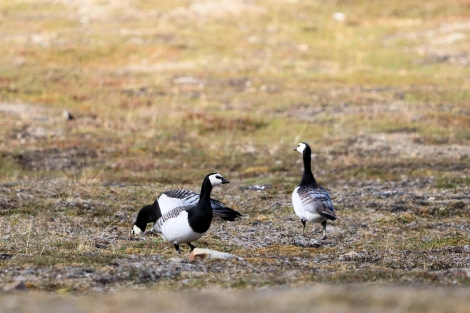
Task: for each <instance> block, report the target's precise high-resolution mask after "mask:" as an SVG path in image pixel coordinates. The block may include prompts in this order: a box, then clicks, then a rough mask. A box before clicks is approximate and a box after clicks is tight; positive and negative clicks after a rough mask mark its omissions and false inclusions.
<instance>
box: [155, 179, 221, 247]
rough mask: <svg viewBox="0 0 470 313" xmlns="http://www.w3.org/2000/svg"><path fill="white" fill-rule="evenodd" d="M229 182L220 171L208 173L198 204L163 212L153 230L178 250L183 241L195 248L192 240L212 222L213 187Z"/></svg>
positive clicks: (200, 234) (198, 236)
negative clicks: (211, 197)
mask: <svg viewBox="0 0 470 313" xmlns="http://www.w3.org/2000/svg"><path fill="white" fill-rule="evenodd" d="M228 183H229V181H228V180H226V179H225V178H224V177H223V176H222V175H220V174H219V173H210V174H208V175H206V177H204V180H203V181H202V186H201V194H200V197H199V201H198V202H197V204H190V205H183V206H178V207H175V208H173V209H171V210H169V211H167V212H165V213H163V214H162V216H161V217H160V218H158V220H157V222H156V223H155V225H154V226H153V229H152V231H153V232H155V233H158V234H160V235H161V236H162V237H163V238H164V239H165V240H167V241H168V242H170V243H172V244H173V246H174V247H175V249H176V251H178V252H179V251H180V250H179V249H180V247H179V245H180V244H182V243H186V244H187V245H188V246H189V247H190V248H191V251H192V250H193V249H194V248H195V247H194V245H193V244H192V242H194V241H196V240H198V239H199V238H201V237H202V236H203V235H204V234H205V233H206V232H207V230H208V229H209V227H210V225H211V222H212V217H213V213H212V207H211V199H210V196H211V192H212V187H214V186H218V185H221V184H228Z"/></svg>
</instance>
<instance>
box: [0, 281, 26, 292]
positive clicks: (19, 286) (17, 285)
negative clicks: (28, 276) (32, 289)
mask: <svg viewBox="0 0 470 313" xmlns="http://www.w3.org/2000/svg"><path fill="white" fill-rule="evenodd" d="M26 289H28V288H27V287H26V284H25V283H24V281H22V280H16V281H14V282H12V283H10V284H8V285H6V286H5V287H3V290H4V291H13V290H26Z"/></svg>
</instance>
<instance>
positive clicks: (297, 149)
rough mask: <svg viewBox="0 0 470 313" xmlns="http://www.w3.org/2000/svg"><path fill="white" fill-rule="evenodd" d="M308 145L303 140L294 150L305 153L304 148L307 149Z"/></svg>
mask: <svg viewBox="0 0 470 313" xmlns="http://www.w3.org/2000/svg"><path fill="white" fill-rule="evenodd" d="M306 147H307V146H306V145H305V144H304V143H303V142H301V143H299V144H298V145H297V148H295V149H294V150H295V151H298V152H300V153H304V150H305V148H306Z"/></svg>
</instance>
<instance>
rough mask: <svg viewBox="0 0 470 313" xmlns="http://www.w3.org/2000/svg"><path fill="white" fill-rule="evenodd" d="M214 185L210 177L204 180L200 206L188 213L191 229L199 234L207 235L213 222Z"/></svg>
mask: <svg viewBox="0 0 470 313" xmlns="http://www.w3.org/2000/svg"><path fill="white" fill-rule="evenodd" d="M211 192H212V184H211V182H210V180H209V178H208V177H206V178H205V179H204V181H203V182H202V187H201V195H200V198H199V202H198V204H197V205H196V206H195V207H194V208H193V209H192V210H190V211H189V212H188V221H189V225H190V226H191V228H192V229H193V230H194V231H195V232H197V233H205V232H206V231H207V230H208V229H209V227H210V226H211V222H212V207H211Z"/></svg>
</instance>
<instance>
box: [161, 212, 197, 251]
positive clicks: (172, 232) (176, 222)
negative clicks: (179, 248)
mask: <svg viewBox="0 0 470 313" xmlns="http://www.w3.org/2000/svg"><path fill="white" fill-rule="evenodd" d="M160 231H161V235H162V237H163V238H165V239H166V240H167V241H169V242H171V243H173V244H175V243H176V244H180V243H190V242H193V241H196V240H198V239H199V238H201V237H202V235H203V234H202V233H197V232H195V231H193V230H192V229H191V226H189V223H188V212H186V211H183V212H181V213H180V214H178V216H177V217H175V218H170V219H168V220H167V221H166V222H165V223H164V224H163V225H162V226H161V229H160Z"/></svg>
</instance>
